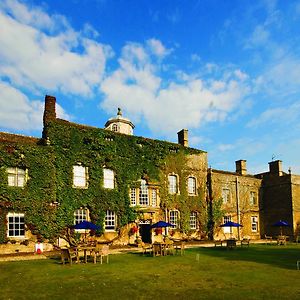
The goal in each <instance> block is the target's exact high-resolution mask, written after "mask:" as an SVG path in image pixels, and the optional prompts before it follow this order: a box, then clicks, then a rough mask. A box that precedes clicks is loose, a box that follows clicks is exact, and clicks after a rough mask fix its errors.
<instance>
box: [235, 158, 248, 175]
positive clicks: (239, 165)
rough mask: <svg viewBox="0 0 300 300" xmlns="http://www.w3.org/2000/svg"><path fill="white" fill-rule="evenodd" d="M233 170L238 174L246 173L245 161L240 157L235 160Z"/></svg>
mask: <svg viewBox="0 0 300 300" xmlns="http://www.w3.org/2000/svg"><path fill="white" fill-rule="evenodd" d="M235 172H236V173H238V174H240V175H246V174H247V161H246V160H243V159H240V160H237V161H236V162H235Z"/></svg>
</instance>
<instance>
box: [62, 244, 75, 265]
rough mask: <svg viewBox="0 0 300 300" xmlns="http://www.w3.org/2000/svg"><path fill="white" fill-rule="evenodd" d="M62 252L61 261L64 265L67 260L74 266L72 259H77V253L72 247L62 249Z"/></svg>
mask: <svg viewBox="0 0 300 300" xmlns="http://www.w3.org/2000/svg"><path fill="white" fill-rule="evenodd" d="M60 254H61V262H62V264H63V265H64V264H65V261H67V262H69V264H70V266H72V260H73V259H76V261H77V253H76V252H75V251H73V250H72V249H70V248H65V249H60Z"/></svg>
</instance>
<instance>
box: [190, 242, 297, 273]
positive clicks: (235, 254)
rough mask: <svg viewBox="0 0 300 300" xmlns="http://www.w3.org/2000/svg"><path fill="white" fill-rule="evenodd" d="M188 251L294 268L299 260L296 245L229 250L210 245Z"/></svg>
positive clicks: (256, 246) (257, 246)
mask: <svg viewBox="0 0 300 300" xmlns="http://www.w3.org/2000/svg"><path fill="white" fill-rule="evenodd" d="M189 251H191V252H195V253H196V254H197V253H199V254H201V255H206V256H211V257H217V258H222V259H225V260H229V261H249V262H255V263H259V264H268V265H272V266H277V267H279V268H284V269H295V268H296V262H297V260H300V247H299V246H297V245H287V246H273V245H250V246H249V247H247V248H245V247H244V248H241V247H237V248H235V249H231V250H229V249H226V247H212V248H194V249H189Z"/></svg>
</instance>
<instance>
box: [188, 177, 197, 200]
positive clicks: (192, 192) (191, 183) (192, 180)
mask: <svg viewBox="0 0 300 300" xmlns="http://www.w3.org/2000/svg"><path fill="white" fill-rule="evenodd" d="M187 181H188V182H187V183H188V194H189V196H196V191H197V181H196V177H194V176H189V177H188V180H187Z"/></svg>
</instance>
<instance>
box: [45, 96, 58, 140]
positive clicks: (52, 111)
mask: <svg viewBox="0 0 300 300" xmlns="http://www.w3.org/2000/svg"><path fill="white" fill-rule="evenodd" d="M55 107H56V98H55V97H53V96H48V95H46V96H45V109H44V117H43V125H44V128H43V138H44V139H45V140H47V144H48V143H50V141H49V137H48V130H47V126H48V124H49V122H50V121H55V119H56V108H55Z"/></svg>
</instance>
